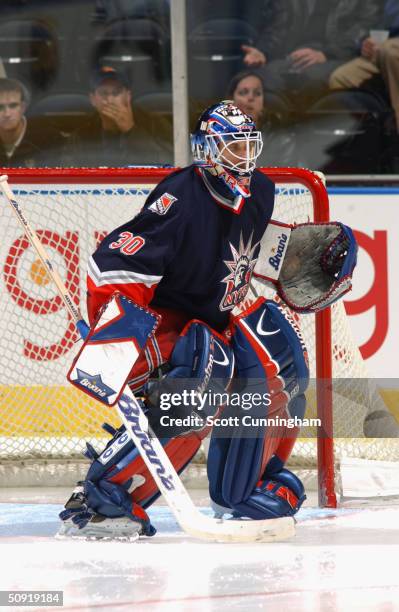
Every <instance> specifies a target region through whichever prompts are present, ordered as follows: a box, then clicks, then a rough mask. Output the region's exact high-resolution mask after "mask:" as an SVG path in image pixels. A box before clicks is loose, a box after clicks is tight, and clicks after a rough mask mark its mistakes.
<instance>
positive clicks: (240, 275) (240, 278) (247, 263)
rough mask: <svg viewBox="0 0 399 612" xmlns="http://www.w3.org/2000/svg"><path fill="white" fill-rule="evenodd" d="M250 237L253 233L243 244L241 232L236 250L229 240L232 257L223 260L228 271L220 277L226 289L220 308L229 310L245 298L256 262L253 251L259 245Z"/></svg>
mask: <svg viewBox="0 0 399 612" xmlns="http://www.w3.org/2000/svg"><path fill="white" fill-rule="evenodd" d="M252 237H253V234H251V236H250V238H249V240H248V243H247V244H246V245H244V239H243V236H242V234H241V235H240V244H239V247H238V250H237V249H236V248H235V247H234V246H233V245H232V244H231V242H230V249H231V254H232V257H233V259H232V260H231V261H226V260H224V262H223V263H224V264H225V265H226V266H227V267H228V269H229V271H230V272H229V274H228V275H227V276H225V277H224V278H223V279H222V282H223V283H226V290H225V293H224V296H223V299H222V301H221V302H220V305H219V308H220V310H231V309H232V308H234V306H236V305H237V304H239V303H240V302H241V301H242V300H243V299H244V298H245V296H246V294H247V292H248V289H249V283H250V281H251V277H252V272H253V269H254V267H255V265H256V262H257V258H254V252H255V249H256V247H257V246H258V245H259V242H257V243H256V244H254V245H253V244H252Z"/></svg>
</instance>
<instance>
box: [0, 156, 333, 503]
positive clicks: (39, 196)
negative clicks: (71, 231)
mask: <svg viewBox="0 0 399 612" xmlns="http://www.w3.org/2000/svg"><path fill="white" fill-rule="evenodd" d="M173 170H174V169H173V168H167V169H165V168H162V169H161V168H127V169H125V168H124V169H109V168H107V169H84V168H82V169H81V168H79V169H73V168H71V169H47V168H45V169H3V171H2V174H7V175H8V177H9V183H10V185H11V187H12V188H13V189H15V190H16V194H17V198H19V199H20V200H21V206H22V208H23V209H24V201H25V196H26V197H29V206H32V210H33V209H35V212H34V213H33V214H34V218H32V214H31V211H30V210H29V206H28V210H26V211H25V212H26V216H27V218H28V219H29V221H30V222H31V224H32V226H33V227H34V228H35V229H39V230H41V231H42V235H45V231H46V230H45V228H46V223H47V221H48V218H49V208H50V207H51V206H52V202H53V201H54V199H55V198H57V199H58V200H57V201H59V202H60V204H58V206H59V211H58V214H59V219H61V218H63V217H62V216H63V215H65V217H66V218H67V217H68V218H69V215H70V209H69V208H68V207H67V206H65V209H63V205H62V202H63V198H65V202H66V201H67V200H66V198H69V197H72V196H70V194H71V193H72V192H76V193H74V195H73V197H75V196H76V201H77V204H74V207H75V206H77V207H78V206H82V209H83V207H84V206H86V204H85V199H88V195H87V194H88V193H89V192H90V198H91V197H93V198H95V197H96V193H97V194H101V195H103V194H105V195H107V193H108V192H109V194H110V195H109V198H111V197H112V192H113V190H115V191H116V190H117V186H118V187H119V186H120V189H121V190H122V189H123V188H124V187H126V188H128V187H129V188H130V187H131V186H134V187H135V188H136V187H137V188H138V189H136V191H137V190H140V187H141V186H151V185H155V184H157V183H158V182H159V181H160V180H162V179H163V178H165V177H166V176H168V175H169V174H170V173H171V172H172V171H173ZM262 171H264V172H266V173H267V174H268V176H269V177H270V178H271V179H272V180H273V181H274V182H275V183H276V185H277V187H278V189H280V190H281V191H283V192H284V190H285V193H286V194H288V195H287V196H286V199H285V200H284V197H283V198H282V200H284V202H286V204H284V203H283V204H282V210H283V211H284V213H285V212H286V213H287V214H286V217H285V218H284V221H287V220H290V221H291V222H292V223H295V222H301V221H303V220H307V219H309V220H314V221H328V220H329V202H328V195H327V191H326V188H325V185H324V182H323V178H322V176H321V175H320V174H316V173H313V172H311V171H308V170H304V169H297V168H270V169H265V170H263V169H262ZM78 186H79V188H77V187H78ZM80 187H81V189H80ZM296 191H298V194H299V195H296ZM305 193H306V202H307V203H306V206H307V207H308V209H306V211H305V210H302V206H303V203H302V201H303V200H304V198H305V195H304V194H305ZM26 194H27V195H26ZM143 194H144V195H145V193H144V191H143ZM144 195H143V197H144ZM98 197H100V195H98ZM300 198H301V202H300V203H298V204H297V202H299V199H300ZM31 202H32V204H31ZM3 206H5V202H3ZM284 206H285V208H284ZM297 206H298V209H297ZM299 207H301V213H300V214H301V218H299V214H298V216H297V212H296V211H297V210H299ZM288 209H289V210H288ZM114 213H115V208H114V207H113V205H111V204H110V217H111V218H112V220H113V221H114V223H113V224H112V225H111V227H116V226H117V225H119V224H121V223H122V222H123V220H120V219H119V218H118V216H115V214H114ZM1 214H2V217H3V214H4V208H3V210H2V213H1ZM77 214H78V215H82V212H81V211H80V212H79V211H78V213H77ZM85 214H86V213H85ZM123 214H124V216H123V217H122V219H125V220H126V219H128V218H129V216H127V215H128V213H127V212H126V211H125V212H124V213H123ZM133 214H134V213H133ZM133 214H130V216H133ZM275 218H277V219H278V218H279V217H277V216H275ZM61 226H62V227H63V226H65V222H63V223H61ZM3 227H4V225H3ZM98 229H99V230H100V229H101V228H98ZM0 233H1V230H0ZM98 233H99V232H98ZM72 240H73V238H72ZM13 244H14V246H15V244H16V241H14V243H13ZM47 246H51V239H48V242H47ZM18 247H19V248H20V249H22V250H23V248H24V247H23V246H21V244H19V245H18ZM82 247H84V245H82V244H81V245H80V251H82ZM10 248H11V251H12V248H14V247H10ZM15 248H16V247H15ZM14 250H15V249H14ZM11 251H10V252H11ZM71 252H72V251H71ZM74 253H75V252H74ZM14 255H15V254H14ZM64 256H65V258H67V257H69V254H67V255H65V253H64ZM9 257H10V253H8V259H6V263H4V264H3V261H2V266H3V271H2V273H3V276H4V275H5V276H6V277H7V279H8V283H9V284H10V283H11V284H12V282H14V283H15V284H16V285H17V284H18V281H17V278H15V281H12V280H11V281H10V274H9V267H10V264H9ZM2 259H3V257H2ZM7 262H8V263H7ZM34 264H35V262H33V263H31V264H30V267H29V274H30V279H29V282H34V283H35V287H34V291H35V297H34V298H32V301H33V302H34V301H35V300H36V301H37V303H39V302H40V304H42V302H43V301H44V298H41V297H40V298H39V297H38V296H39V294H40V292H42V291H44V290H45V289H46V287H45V286H44V285H45V283H43V282H42V281H40V278H41V277H40V274H39V275H38V274H37V273H36V271H35V270H36V268H34ZM55 265H57V262H55ZM7 266H8V267H7ZM32 270H33V271H32ZM19 273H20V272H18V270H17V267H16V266H15V277H17V275H18V274H19ZM32 279H33V280H32ZM36 285H37V287H36ZM36 290H37V291H36ZM21 291H22V292H23V288H22V289H21ZM25 293H26V292H25ZM14 298H15V295H14ZM14 298H13V299H14ZM26 299H27V298H26ZM0 306H1V302H0ZM81 307H82V308H83V311H85V308H84V304H83V303H82V304H81ZM2 308H3V307H2ZM307 317H312V318H313V315H307ZM39 319H40V317H39ZM37 324H38V325H39V324H40V320H38V321H37ZM16 333H18V332H16ZM312 333H313V332H312ZM314 337H315V342H314V346H313V347H311V350H314V352H315V372H314V373H313V376H315V377H316V380H317V383H316V397H317V401H316V403H317V416H318V418H319V419H320V420H321V423H322V427H321V428H319V430H318V432H317V469H318V483H319V503H320V505H322V506H328V507H335V506H336V503H337V500H336V494H335V483H334V448H333V435H332V428H333V416H332V410H333V400H332V391H331V384H329V381H330V383H331V380H332V375H333V367H332V334H331V312H330V308H328V309H326V310H324V311H323V312H321V313H318V314H317V315H316V316H315V317H314ZM43 342H44V341H43ZM45 346H47V345H45ZM8 350H10V349H8ZM18 350H19V349H18V346H17V347H16V351H18ZM3 354H4V353H3ZM71 359H72V356H71ZM65 371H66V370H65ZM19 375H20V377H21V380H23V379H24V377H25V376H26V366H24V367H22V368H21V371H20V373H19ZM32 381H34V377H32ZM0 385H2V386H4V385H5V387H6V388H7V389H8V388H9V387H11V386H16V385H15V381H14V382H13V383H12V385H11V384H10V383H9V382H8V381H7V380H5V381H3V380H1V381H0ZM36 385H37V383H36V382H35V381H34V384H32V388H33V387H35V386H36ZM49 388H50V387H49ZM13 393H14V391H13ZM45 396H47V394H45ZM27 397H30V396H27V395H24V396H23V398H24V399H23V401H24V402H27V401H28V403H29V401H30V400H27V399H26V398H27ZM39 401H40V402H43V401H44V400H43V399H41V400H39ZM55 401H58V400H54V402H55ZM62 401H63V400H59V402H62ZM7 402H8V400H4V399H3V406H4V408H5V409H7V407H8V403H7ZM32 402H33V400H32ZM49 405H50V404H49ZM51 406H53V404H51ZM29 410H30V406H29V409H28V410H27V414H28V416H27V418H30V416H29V415H30V412H29ZM40 410H42V408H41V409H40ZM40 414H43V412H40ZM41 419H42V420H43V416H42V417H41ZM38 429H39V430H40V431H39V436H38V437H39V438H40V435H41V436H42V439H45V440H46V442H45V443H44V442H43V443H42V442H40V444H42V446H43V448H44V450H43V454H44V456H45V455H46V452H49V453H50V455H51V456H52V455H53V450H49V451H46V449H47V448H49V447H48V445H47V438H46V434H47V431H46V428H45V427H44V431H43V432H42V430H41V429H40V426H39V428H38ZM21 432H22V433H21ZM21 432H19V434H18V435H15V436H14V438H15V439H16V438H18V440H19V439H20V438H22V442H21V443H22V444H23V439H24V430H23V427H22V430H21ZM40 432H42V433H41V434H40ZM30 436H31V431H29V435H27V436H25V437H26V439H28V438H29V439H30ZM2 437H4V432H3V436H1V435H0V438H2ZM6 437H7V439H8V438H9V437H11V438H12V437H13V436H6ZM71 437H74V436H71ZM7 444H8V442H7ZM10 444H11V443H10ZM38 444H39V443H38ZM12 448H14V447H12ZM37 453H38V454H40V453H41V450H40V452H39V450H37ZM33 454H35V449H34V450H33ZM12 456H14V455H12ZM17 456H18V450H16V451H15V457H17ZM0 459H1V458H0Z"/></svg>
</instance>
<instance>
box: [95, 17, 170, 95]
mask: <svg viewBox="0 0 399 612" xmlns="http://www.w3.org/2000/svg"><path fill="white" fill-rule="evenodd" d="M168 45H169V40H168V36H167V34H166V33H165V30H164V29H163V28H162V27H161V26H160V25H159V24H158V23H156V22H155V21H154V20H152V19H131V18H129V19H121V20H116V21H114V22H112V23H110V24H108V25H107V26H106V27H105V28H104V29H103V31H102V32H101V34H99V35H98V36H97V40H96V44H95V48H94V55H93V67H94V66H99V65H107V66H114V67H115V68H116V69H123V71H124V72H125V73H126V74H127V75H128V77H129V79H130V80H131V83H132V88H133V90H134V91H135V92H137V91H139V92H140V93H145V92H149V91H153V90H154V89H155V88H159V83H160V82H162V81H165V80H167V79H168V78H169V75H170V56H169V51H168Z"/></svg>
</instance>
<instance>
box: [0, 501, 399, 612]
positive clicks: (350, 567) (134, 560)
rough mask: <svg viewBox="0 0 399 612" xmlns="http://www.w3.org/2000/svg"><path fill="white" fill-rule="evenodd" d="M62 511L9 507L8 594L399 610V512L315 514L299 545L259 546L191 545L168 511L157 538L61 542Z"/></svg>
mask: <svg viewBox="0 0 399 612" xmlns="http://www.w3.org/2000/svg"><path fill="white" fill-rule="evenodd" d="M42 498H43V496H42V495H39V496H38V499H39V500H42ZM61 509H62V505H61V504H58V503H49V504H43V503H25V504H22V503H4V502H3V503H0V543H1V545H2V546H1V549H2V555H1V557H2V570H1V574H0V575H1V586H0V589H2V590H5V589H17V590H18V589H21V590H22V589H35V590H39V589H51V590H62V591H64V607H63V608H52V609H54V610H56V609H60V610H63V611H64V612H65V611H66V610H76V611H77V610H81V611H83V612H84V611H86V610H95V611H96V612H101V611H102V610H104V611H110V610H134V611H135V612H136V611H138V612H142V611H151V612H158V611H161V610H162V611H167V612H169V611H170V612H181V611H184V612H198V611H208V610H209V611H212V612H213V611H215V612H216V611H218V612H227V610H229V611H230V610H233V611H243V612H250V611H252V610H267V611H274V610H276V611H277V610H279V611H281V610H283V611H284V608H286V610H292V609H295V611H298V612H302V611H303V612H309V611H313V610H323V611H324V610H326V611H334V610H345V611H346V610H351V611H352V610H359V611H362V612H363V611H366V612H368V611H371V610H378V611H383V612H388V611H389V612H391V611H395V610H398V611H399V571H398V559H399V506H398V505H391V506H388V505H384V504H383V503H381V502H380V505H378V506H375V507H370V506H365V507H363V508H361V507H344V508H340V509H338V510H320V509H316V508H310V507H307V508H304V509H303V510H302V511H301V512H300V513H299V514H298V525H297V535H296V537H295V538H294V539H293V540H292V541H289V542H282V543H274V544H251V545H247V544H210V543H206V542H201V541H197V540H194V539H191V538H188V537H186V536H185V535H184V534H183V533H182V532H181V531H180V529H179V528H178V526H177V524H176V522H175V520H174V519H173V517H172V516H171V514H170V512H169V510H168V509H167V508H166V507H164V506H162V505H158V506H156V507H154V508H153V509H152V510H151V511H150V514H151V519H152V522H153V523H154V524H155V525H156V526H157V528H158V534H157V535H156V536H155V537H154V538H144V539H141V540H140V541H138V542H135V543H130V542H110V541H102V542H101V541H100V542H99V541H81V540H61V541H60V540H57V539H55V537H54V536H55V534H56V532H57V529H58V526H59V525H58V520H57V514H58V512H59V511H60V510H61ZM203 511H204V512H206V513H207V514H208V513H210V510H209V508H204V509H203ZM13 609H14V610H15V609H16V608H13ZM21 609H22V608H21ZM26 609H27V608H24V610H26ZM29 609H33V608H29ZM36 609H37V608H36ZM47 609H51V608H47Z"/></svg>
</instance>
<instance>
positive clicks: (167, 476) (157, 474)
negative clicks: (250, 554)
mask: <svg viewBox="0 0 399 612" xmlns="http://www.w3.org/2000/svg"><path fill="white" fill-rule="evenodd" d="M7 179H8V177H7V176H6V175H3V176H0V188H1V190H2V191H3V193H4V195H5V197H6V199H7V201H8V203H9V204H10V206H11V207H12V209H13V211H14V213H15V215H16V217H17V219H18V221H19V223H20V224H21V226H22V227H23V230H24V232H25V234H26V237H27V238H28V240H29V242H30V243H31V245H32V247H33V248H34V249H35V251H36V253H37V254H38V256H39V258H40V260H41V262H42V264H43V266H44V267H45V269H46V271H47V274H48V275H49V277H50V278H51V279H52V280H53V281H54V284H55V285H56V287H57V289H58V292H59V294H60V297H61V298H62V300H63V302H64V304H65V306H66V308H67V310H68V312H69V314H70V316H71V317H72V319H73V321H74V323H75V325H76V327H77V329H78V331H79V333H80V335H81V337H82V338H85V337H86V336H87V334H88V332H89V327H88V325H87V324H86V323H85V321H84V319H83V317H82V315H81V312H80V310H79V307H78V306H76V305H75V304H74V302H73V300H72V298H71V296H70V295H69V293H68V290H67V288H66V286H65V284H64V282H63V281H62V279H61V277H60V275H59V273H58V272H57V270H56V269H54V268H53V266H52V263H51V261H50V259H49V257H48V254H47V252H46V250H45V248H44V246H43V245H42V243H41V242H40V240H39V238H38V236H37V234H36V232H35V231H34V230H33V229H32V228H31V226H30V225H29V223H28V221H27V219H26V218H25V215H24V214H23V212H22V210H21V208H20V206H19V204H18V202H17V201H16V200H15V198H14V194H13V192H12V190H11V188H10V186H9V184H8V182H7ZM116 408H117V411H118V414H119V417H120V419H121V421H122V422H123V424H124V425H125V427H126V431H127V432H128V434H129V435H130V437H131V439H132V441H133V443H134V444H135V446H136V448H137V450H138V451H139V453H140V455H141V457H142V459H143V461H144V462H145V464H146V465H147V467H148V469H149V471H150V473H151V475H152V477H153V478H154V480H155V482H156V483H157V485H158V487H159V490H160V492H161V493H162V495H163V497H164V498H165V501H166V502H167V504H168V506H169V507H170V509H171V511H172V512H173V514H174V516H175V518H176V520H177V522H178V524H179V525H180V527H181V528H182V529H183V530H184V531H185V532H186V533H187V534H188V535H190V536H193V537H197V538H200V539H203V540H211V541H219V542H273V541H280V540H285V539H287V538H290V537H292V536H293V535H294V534H295V521H294V519H293V518H292V517H282V518H276V519H267V520H223V519H216V518H210V517H207V516H205V515H204V514H202V513H201V512H200V511H199V510H198V508H197V507H196V506H195V505H194V503H193V501H192V499H191V498H190V496H189V495H188V493H187V491H186V489H185V487H184V486H183V484H182V482H181V480H180V478H179V476H178V474H177V472H176V470H175V468H174V467H173V465H172V463H171V461H170V459H169V457H168V456H167V454H166V452H165V450H164V448H163V446H162V445H161V443H160V442H159V440H158V438H157V437H156V436H154V434H152V432H151V429H150V427H149V425H148V420H147V418H146V416H145V414H144V412H143V410H142V408H141V405H140V403H139V402H138V401H137V399H136V398H135V397H134V395H133V393H132V391H131V390H130V388H129V387H128V386H126V387H125V389H124V392H123V394H122V396H121V398H120V400H119V401H118V403H117V404H116Z"/></svg>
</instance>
